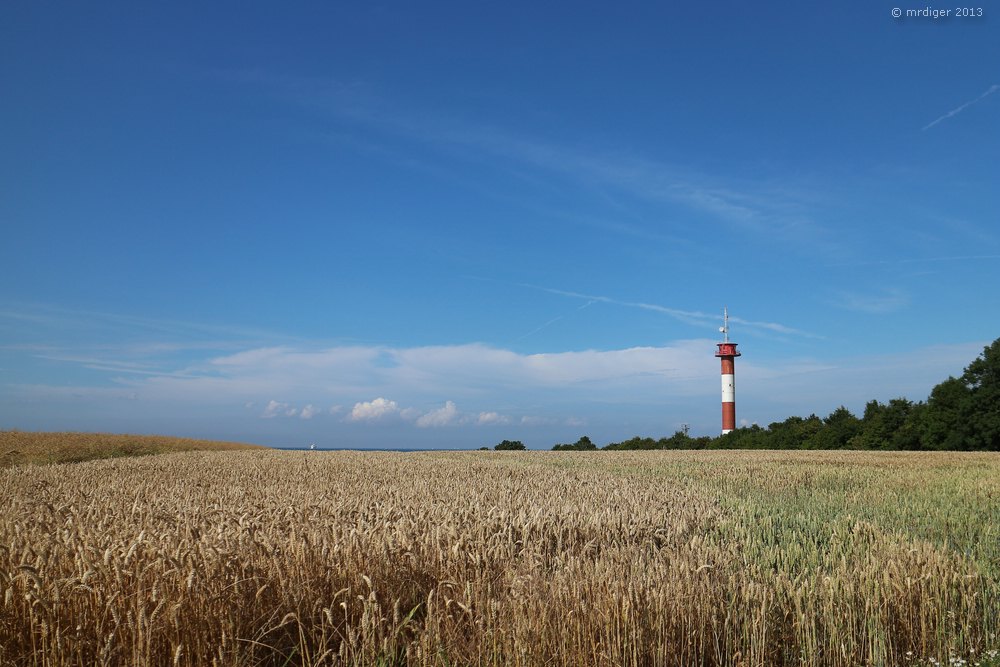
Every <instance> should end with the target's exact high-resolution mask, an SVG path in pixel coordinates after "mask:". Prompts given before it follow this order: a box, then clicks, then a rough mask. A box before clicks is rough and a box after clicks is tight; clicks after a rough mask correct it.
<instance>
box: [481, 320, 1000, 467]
mask: <svg viewBox="0 0 1000 667" xmlns="http://www.w3.org/2000/svg"><path fill="white" fill-rule="evenodd" d="M515 442H516V441H515ZM505 443H507V446H505V447H501V446H499V445H498V446H497V447H496V449H511V448H513V449H523V448H524V445H522V444H521V443H520V442H517V444H518V445H521V446H520V447H516V446H515V447H511V446H510V445H512V444H514V443H511V442H510V441H505ZM502 444H503V443H502ZM552 449H553V450H556V451H587V450H597V449H598V447H597V445H595V444H594V443H593V442H592V441H591V439H590V438H588V437H587V436H584V437H582V438H580V439H579V440H578V441H577V442H575V443H573V444H558V445H555V446H553V447H552ZM601 449H604V450H624V449H876V450H904V449H905V450H930V451H938V450H960V451H974V450H975V451H1000V338H998V339H997V340H995V341H993V343H991V344H990V345H987V346H986V347H985V348H984V349H983V353H982V354H981V355H979V356H978V357H977V358H976V359H975V360H974V361H973V362H972V363H970V364H969V365H968V366H967V367H966V368H965V370H964V372H963V373H962V375H961V376H959V377H957V378H956V377H949V378H948V379H947V380H945V381H944V382H941V383H939V384H938V385H936V386H935V387H934V388H933V389H932V390H931V393H930V396H929V397H928V398H927V400H926V401H919V402H913V401H910V400H908V399H905V398H894V399H892V400H890V401H889V402H888V403H880V402H879V401H875V400H873V401H869V402H868V403H867V404H866V405H865V411H864V414H863V415H862V416H860V417H858V416H856V415H854V414H852V413H851V411H850V410H848V409H847V408H846V407H844V406H841V407H839V408H837V409H836V410H834V411H833V412H831V413H830V414H829V415H827V416H826V417H818V416H816V415H815V414H812V415H809V416H808V417H789V418H788V419H786V420H785V421H782V422H774V423H772V424H769V425H768V426H767V427H766V428H765V427H761V426H759V425H757V424H754V425H752V426H746V427H743V428H738V429H735V430H733V431H732V432H730V433H727V434H725V435H720V436H717V437H709V436H701V437H691V436H689V435H688V434H687V433H686V432H683V431H678V432H676V433H674V434H673V435H672V436H670V437H669V438H666V437H664V438H659V439H654V438H649V437H639V436H636V437H634V438H631V439H629V440H624V441H622V442H613V443H610V444H608V445H606V446H604V447H602V448H601Z"/></svg>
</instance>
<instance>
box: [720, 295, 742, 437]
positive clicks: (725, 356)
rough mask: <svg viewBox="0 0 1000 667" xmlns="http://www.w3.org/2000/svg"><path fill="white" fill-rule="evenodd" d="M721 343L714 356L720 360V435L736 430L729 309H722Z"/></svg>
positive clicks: (734, 352)
mask: <svg viewBox="0 0 1000 667" xmlns="http://www.w3.org/2000/svg"><path fill="white" fill-rule="evenodd" d="M719 332H720V333H722V342H721V343H718V348H719V349H718V350H717V351H716V352H715V356H717V357H719V358H721V359H722V435H725V434H727V433H729V432H730V431H732V430H733V429H735V428H736V363H735V360H736V357H739V356H741V355H740V353H739V352H738V351H737V350H736V343H730V342H729V308H728V307H726V306H723V308H722V326H721V327H719Z"/></svg>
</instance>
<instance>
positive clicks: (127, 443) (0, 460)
mask: <svg viewBox="0 0 1000 667" xmlns="http://www.w3.org/2000/svg"><path fill="white" fill-rule="evenodd" d="M253 448H257V445H246V444H241V443H237V442H216V441H214V440H193V439H190V438H171V437H165V436H158V435H119V434H111V433H41V432H32V431H0V468H3V467H7V466H13V465H24V464H48V463H80V462H82V461H90V460H92V459H107V458H116V457H121V456H144V455H149V454H164V453H167V452H186V451H195V450H227V451H228V450H241V449H253Z"/></svg>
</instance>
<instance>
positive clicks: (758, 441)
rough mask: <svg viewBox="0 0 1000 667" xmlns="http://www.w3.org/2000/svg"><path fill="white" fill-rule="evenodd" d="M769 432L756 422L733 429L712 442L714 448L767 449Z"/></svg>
mask: <svg viewBox="0 0 1000 667" xmlns="http://www.w3.org/2000/svg"><path fill="white" fill-rule="evenodd" d="M770 441H771V437H770V433H768V432H767V431H766V430H765V429H762V428H761V427H760V426H758V425H757V424H753V425H751V426H743V427H740V428H737V429H733V430H732V431H730V432H729V433H726V434H725V435H720V436H719V437H718V438H716V439H715V440H714V441H713V442H712V447H713V448H715V449H768V448H770Z"/></svg>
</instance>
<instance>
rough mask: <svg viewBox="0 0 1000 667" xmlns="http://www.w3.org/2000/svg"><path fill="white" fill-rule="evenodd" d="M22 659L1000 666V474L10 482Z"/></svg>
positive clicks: (850, 461)
mask: <svg viewBox="0 0 1000 667" xmlns="http://www.w3.org/2000/svg"><path fill="white" fill-rule="evenodd" d="M0 500H2V501H3V512H2V514H0V664H3V665H51V666H59V665H86V666H91V665H220V666H223V665H233V666H235V665H702V666H713V665H727V666H728V665H733V666H737V665H747V666H750V665H752V666H758V665H760V666H763V665H830V666H846V665H931V664H936V663H940V664H951V665H996V664H1000V663H998V662H997V652H996V649H997V647H998V646H1000V638H998V635H1000V532H998V530H1000V528H998V527H1000V457H997V456H996V455H990V454H957V453H948V454H926V453H861V452H829V453H809V452H781V453H777V452H732V451H725V452H720V451H714V452H705V451H702V452H615V453H611V452H593V453H578V452H567V453H562V452H510V453H499V452H456V453H446V452H422V453H406V454H403V453H389V452H381V453H376V452H372V453H362V452H280V451H244V452H184V453H171V454H163V455H159V456H151V457H143V458H133V459H122V458H116V459H108V460H100V461H89V462H85V463H76V464H59V465H46V466H29V465H16V466H12V467H8V468H6V469H0Z"/></svg>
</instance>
